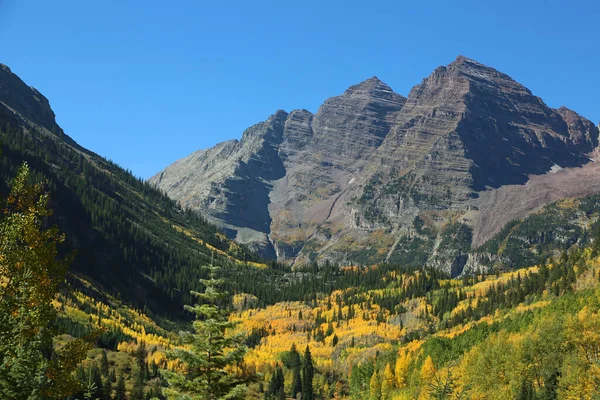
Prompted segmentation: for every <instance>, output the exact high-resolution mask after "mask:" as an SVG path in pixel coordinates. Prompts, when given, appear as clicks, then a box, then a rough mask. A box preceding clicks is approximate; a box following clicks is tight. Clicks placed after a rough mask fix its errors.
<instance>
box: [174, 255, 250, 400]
mask: <svg viewBox="0 0 600 400" xmlns="http://www.w3.org/2000/svg"><path fill="white" fill-rule="evenodd" d="M206 268H208V269H209V279H203V280H201V283H202V284H203V285H204V286H205V288H206V289H205V291H204V292H203V293H199V292H195V291H192V292H191V294H192V295H193V296H195V297H196V298H198V300H199V303H198V304H196V305H195V306H193V307H192V306H186V310H188V311H191V312H193V313H194V314H196V320H195V321H194V323H193V332H181V333H180V336H181V342H182V344H183V345H185V346H187V347H188V348H189V350H187V349H177V350H174V351H171V352H168V353H167V357H168V358H169V359H171V360H179V361H180V362H181V363H182V364H183V366H184V367H185V375H179V374H176V373H173V372H171V371H167V370H165V371H164V372H163V374H164V376H165V378H166V379H167V381H168V382H169V386H170V389H169V390H170V391H171V394H173V395H174V396H177V395H183V394H185V395H189V396H195V397H199V398H202V399H209V400H213V399H220V398H223V397H225V396H227V398H241V397H243V395H244V393H245V389H246V386H245V384H244V380H243V379H242V378H240V377H239V376H237V375H236V374H233V373H231V372H229V370H228V368H229V367H232V366H235V365H237V364H240V363H241V362H242V361H243V358H244V354H245V352H246V347H245V346H244V345H243V340H244V338H243V337H242V336H241V335H232V334H231V333H230V331H231V330H232V329H233V328H234V327H235V325H236V324H235V323H234V322H231V321H229V320H228V318H227V313H226V311H225V310H223V309H221V308H220V307H219V306H218V304H219V303H220V302H221V301H222V300H223V298H224V297H225V296H226V293H224V292H221V291H220V290H219V286H220V285H222V284H223V280H222V279H216V276H217V272H218V270H219V268H218V267H214V266H211V267H206Z"/></svg>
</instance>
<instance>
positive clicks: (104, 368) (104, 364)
mask: <svg viewBox="0 0 600 400" xmlns="http://www.w3.org/2000/svg"><path fill="white" fill-rule="evenodd" d="M100 372H102V375H104V376H108V356H107V355H106V350H102V357H101V358H100Z"/></svg>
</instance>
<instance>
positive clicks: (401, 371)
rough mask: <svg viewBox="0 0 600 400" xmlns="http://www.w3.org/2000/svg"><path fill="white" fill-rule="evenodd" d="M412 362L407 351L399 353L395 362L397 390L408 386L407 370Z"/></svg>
mask: <svg viewBox="0 0 600 400" xmlns="http://www.w3.org/2000/svg"><path fill="white" fill-rule="evenodd" d="M411 362H412V356H411V353H410V352H409V351H406V350H404V351H401V352H400V354H399V355H398V359H397V360H396V371H395V373H396V386H397V387H398V389H402V388H404V387H406V385H407V384H408V369H409V368H410V364H411Z"/></svg>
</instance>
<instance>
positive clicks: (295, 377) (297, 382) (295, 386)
mask: <svg viewBox="0 0 600 400" xmlns="http://www.w3.org/2000/svg"><path fill="white" fill-rule="evenodd" d="M290 353H291V360H292V362H291V365H290V366H291V367H292V389H291V393H290V395H291V396H292V397H293V398H296V396H297V395H298V393H302V376H301V375H300V369H301V368H302V360H301V358H300V353H298V350H296V344H295V343H293V344H292V348H291V349H290Z"/></svg>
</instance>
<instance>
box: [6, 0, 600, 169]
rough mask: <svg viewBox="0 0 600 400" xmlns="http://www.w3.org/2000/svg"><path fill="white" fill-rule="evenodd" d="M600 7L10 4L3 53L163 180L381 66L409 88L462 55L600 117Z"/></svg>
mask: <svg viewBox="0 0 600 400" xmlns="http://www.w3.org/2000/svg"><path fill="white" fill-rule="evenodd" d="M599 3H600V2H598V1H595V0H589V1H579V0H520V1H514V0H508V1H507V0H504V1H483V0H477V1H458V0H440V1H433V0H418V1H417V0H412V1H373V0H371V1H368V2H366V1H327V0H322V1H306V0H305V1H293V2H292V1H284V0H279V1H260V0H254V1H248V0H244V1H216V0H215V1H208V0H207V1H203V0H196V1H183V0H174V1H169V2H167V1H152V0H145V1H142V0H122V1H116V0H113V1H111V0H106V1H87V0H86V1H82V0H58V1H46V0H37V1H33V0H0V62H2V63H5V64H7V65H9V66H10V67H11V68H12V70H13V71H14V72H15V73H17V74H18V75H19V76H21V78H22V79H24V80H25V81H26V82H27V83H28V84H30V85H32V86H35V87H36V88H37V89H39V90H40V91H41V92H42V93H44V94H45V95H46V96H47V97H48V98H49V99H50V102H51V104H52V106H53V108H54V110H55V112H56V114H57V119H58V122H59V124H60V125H61V126H62V127H63V128H64V130H65V131H66V132H67V133H68V134H69V135H71V136H72V137H73V138H74V139H75V140H77V141H78V142H79V143H81V144H82V145H83V146H85V147H87V148H89V149H91V150H93V151H95V152H97V153H99V154H101V155H103V156H106V157H108V158H111V159H112V160H114V161H116V162H118V163H119V164H121V165H122V166H124V167H126V168H129V169H131V170H132V171H133V172H134V173H135V174H136V175H138V176H142V177H144V178H147V177H149V176H151V175H152V174H154V173H156V172H158V171H159V170H160V169H162V168H163V167H165V166H166V165H168V164H170V163H171V162H172V161H174V160H176V159H178V158H181V157H183V156H185V155H187V154H189V153H190V152H192V151H194V150H197V149H199V148H205V147H208V146H212V145H214V144H215V143H217V142H219V141H222V140H226V139H232V138H239V137H240V136H241V133H242V131H243V129H244V128H246V127H248V126H249V125H251V124H253V123H255V122H258V121H261V120H264V119H266V118H267V117H268V116H269V115H270V114H272V113H273V112H275V111H276V110H277V109H285V110H288V111H289V110H292V109H296V108H306V109H309V110H311V111H316V110H317V108H318V106H319V105H320V104H321V103H322V101H323V100H324V99H325V98H327V97H330V96H333V95H337V94H340V93H341V92H343V91H344V90H345V89H346V88H347V87H348V86H350V85H352V84H354V83H358V82H360V81H362V80H364V79H366V78H369V77H371V76H373V75H376V76H378V77H379V78H380V79H382V80H383V81H385V82H386V83H388V84H389V85H390V86H391V87H392V88H393V89H394V90H395V91H397V92H399V93H401V94H404V95H406V94H408V91H409V90H410V88H411V87H413V86H414V85H416V84H418V83H419V82H420V81H421V80H422V79H423V78H424V77H426V76H427V75H429V74H430V73H431V71H432V70H433V69H434V68H435V67H437V66H439V65H445V64H448V63H450V62H451V61H452V60H453V59H454V58H455V57H456V56H457V55H458V54H464V55H465V56H467V57H470V58H474V59H476V60H478V61H480V62H482V63H484V64H488V65H491V66H494V67H496V68H498V69H499V70H501V71H503V72H505V73H508V74H509V75H511V76H512V77H513V78H515V79H516V80H518V81H520V82H521V83H523V84H525V86H527V87H529V88H530V89H531V90H532V91H533V92H534V93H535V94H537V95H538V96H540V97H542V98H543V99H544V100H545V101H546V103H547V104H549V105H550V106H552V107H558V106H561V105H566V106H568V107H570V108H573V109H574V110H576V111H578V112H579V113H581V114H582V115H584V116H586V117H587V118H590V119H592V120H593V121H594V122H598V120H600V5H599Z"/></svg>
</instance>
